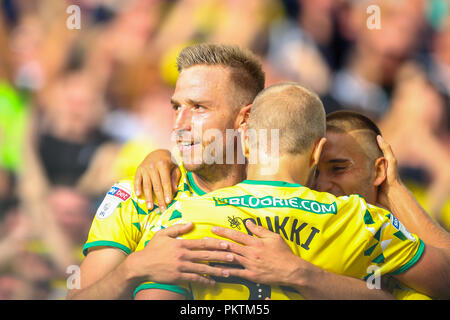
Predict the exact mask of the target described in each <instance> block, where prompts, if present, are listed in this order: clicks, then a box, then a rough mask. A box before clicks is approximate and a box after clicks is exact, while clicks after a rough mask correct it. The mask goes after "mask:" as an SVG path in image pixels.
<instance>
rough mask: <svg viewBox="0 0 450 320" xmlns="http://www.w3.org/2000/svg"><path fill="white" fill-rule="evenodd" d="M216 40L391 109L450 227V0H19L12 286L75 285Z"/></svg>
mask: <svg viewBox="0 0 450 320" xmlns="http://www.w3.org/2000/svg"><path fill="white" fill-rule="evenodd" d="M71 5H77V6H78V7H79V8H80V9H81V10H80V18H81V23H80V28H79V29H76V28H75V29H72V28H70V27H69V26H70V24H68V23H67V21H68V19H71V18H73V17H72V14H73V13H72V11H70V10H67V9H68V8H69V7H70V6H71ZM370 5H377V6H378V8H379V9H380V15H379V18H380V25H379V27H380V28H379V29H378V28H375V29H374V28H370V27H369V26H368V19H369V18H371V13H368V11H367V8H368V7H369V6H370ZM206 41H208V42H219V43H228V44H236V45H239V46H241V47H244V48H249V49H251V50H252V51H253V52H254V53H256V54H257V55H258V57H259V58H260V60H261V62H262V64H263V66H264V70H265V72H266V86H268V85H271V84H274V83H277V82H280V81H296V82H299V83H301V84H302V85H304V86H306V87H308V88H311V89H312V90H314V91H315V92H317V93H318V94H319V95H320V97H321V98H322V100H323V102H324V106H325V109H326V111H327V112H332V111H336V110H340V109H352V110H357V111H359V112H361V113H364V114H366V115H367V116H369V117H370V118H372V119H373V120H374V121H376V123H377V124H378V125H379V126H380V128H381V131H382V132H383V136H384V137H385V138H386V140H387V141H389V143H390V144H391V145H392V148H393V150H394V152H395V155H396V157H397V160H398V162H399V165H400V169H401V171H400V173H401V176H402V179H403V180H404V181H405V184H406V185H407V186H408V187H409V189H410V190H411V191H412V193H413V194H414V195H415V197H416V198H417V199H418V200H419V202H420V203H421V204H422V205H423V206H424V208H426V209H427V211H428V212H429V214H430V215H431V216H432V218H433V219H435V220H436V221H438V222H439V223H440V224H441V225H442V226H443V227H444V228H446V229H447V230H450V166H449V163H450V134H449V133H450V130H449V129H450V2H449V1H446V0H430V1H427V0H378V1H377V0H367V1H366V0H361V1H354V0H339V1H336V0H317V1H310V0H247V1H238V0H151V1H149V0H132V1H118V0H77V1H75V0H73V1H68V0H66V1H52V0H41V1H27V0H14V1H13V0H3V1H2V2H1V7H0V47H1V50H0V230H1V232H0V299H62V298H64V297H65V295H66V291H67V282H66V280H67V278H68V277H69V276H70V272H69V273H68V267H69V266H77V265H79V264H80V262H81V260H82V252H81V247H82V246H83V244H84V242H85V241H86V237H87V233H88V231H89V227H90V224H91V221H92V218H93V216H94V214H95V211H96V208H97V207H98V205H99V203H100V201H101V200H102V199H103V197H104V195H105V193H106V192H107V191H108V190H109V188H110V187H111V185H113V184H114V182H115V181H117V180H118V179H120V178H122V177H125V176H130V175H131V176H132V175H134V172H135V170H136V168H137V166H138V165H139V164H140V162H141V161H142V160H143V159H144V157H145V156H146V155H147V154H148V153H149V152H150V151H152V150H154V149H157V148H165V149H171V145H172V142H173V141H171V136H170V134H168V133H170V131H171V128H172V121H173V110H172V108H171V106H170V102H169V101H170V97H171V94H172V91H173V87H174V84H175V81H176V78H177V70H176V66H175V57H176V55H177V54H178V53H179V51H180V50H181V48H183V47H185V46H186V45H189V44H193V43H201V42H206Z"/></svg>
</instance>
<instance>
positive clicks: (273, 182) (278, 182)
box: [241, 180, 303, 188]
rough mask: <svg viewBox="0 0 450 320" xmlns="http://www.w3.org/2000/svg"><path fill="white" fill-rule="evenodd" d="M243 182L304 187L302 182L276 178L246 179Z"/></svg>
mask: <svg viewBox="0 0 450 320" xmlns="http://www.w3.org/2000/svg"><path fill="white" fill-rule="evenodd" d="M241 183H246V184H258V185H264V186H275V187H295V188H298V187H303V186H302V185H301V184H298V183H289V182H285V181H275V180H244V181H242V182H241Z"/></svg>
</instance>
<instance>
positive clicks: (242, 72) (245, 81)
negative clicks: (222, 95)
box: [177, 43, 266, 106]
mask: <svg viewBox="0 0 450 320" xmlns="http://www.w3.org/2000/svg"><path fill="white" fill-rule="evenodd" d="M196 65H208V66H215V65H216V66H223V67H226V68H229V69H230V80H231V82H232V83H233V84H234V87H235V90H236V92H235V93H234V94H233V95H232V98H233V103H234V104H235V105H236V106H245V105H249V104H251V103H252V101H253V99H255V97H256V95H257V94H258V93H259V92H260V91H261V90H263V89H264V86H265V81H266V76H265V73H264V71H263V69H262V65H261V63H260V62H259V60H258V58H257V57H256V56H255V55H254V54H253V53H252V52H251V51H250V50H247V49H244V48H240V47H238V46H234V45H226V44H214V43H201V44H196V45H192V46H188V47H186V48H184V49H183V50H182V51H181V52H180V54H179V55H178V57H177V68H178V71H179V72H182V71H183V70H184V69H187V68H189V67H192V66H196Z"/></svg>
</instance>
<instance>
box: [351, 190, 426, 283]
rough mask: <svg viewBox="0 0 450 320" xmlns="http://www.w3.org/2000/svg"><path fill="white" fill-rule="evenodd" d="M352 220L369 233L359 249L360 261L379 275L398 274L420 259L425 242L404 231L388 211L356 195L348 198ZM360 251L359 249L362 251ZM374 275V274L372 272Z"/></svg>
mask: <svg viewBox="0 0 450 320" xmlns="http://www.w3.org/2000/svg"><path fill="white" fill-rule="evenodd" d="M350 202H351V203H352V206H353V210H352V212H353V213H352V214H353V215H355V217H356V219H358V220H357V221H354V223H355V224H356V225H358V228H360V229H361V231H363V230H366V231H368V233H367V234H368V241H366V245H365V247H364V248H361V247H360V248H359V254H360V255H361V258H365V259H369V260H368V262H369V265H370V266H376V267H377V268H373V270H377V272H379V274H380V275H385V274H400V273H402V272H405V271H406V270H408V269H409V268H411V267H412V266H413V265H414V264H415V263H416V262H417V261H418V260H419V258H420V257H421V255H422V253H423V251H424V243H423V241H422V240H421V239H419V237H417V236H416V235H414V234H411V233H409V232H408V230H406V228H405V227H404V226H403V225H402V223H401V222H400V221H399V220H398V219H397V218H396V217H395V216H394V215H393V214H392V213H390V212H389V211H387V210H385V209H382V208H379V207H376V206H373V205H370V204H367V203H366V201H365V200H364V199H363V198H362V197H360V196H357V195H353V196H351V200H350ZM361 249H362V250H361ZM372 272H374V271H372Z"/></svg>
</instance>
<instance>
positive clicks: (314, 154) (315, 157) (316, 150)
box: [310, 138, 327, 167]
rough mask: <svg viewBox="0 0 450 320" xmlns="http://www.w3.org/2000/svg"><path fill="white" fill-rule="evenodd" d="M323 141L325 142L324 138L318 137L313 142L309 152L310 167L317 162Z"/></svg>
mask: <svg viewBox="0 0 450 320" xmlns="http://www.w3.org/2000/svg"><path fill="white" fill-rule="evenodd" d="M325 142H327V139H326V138H320V139H319V140H317V141H316V143H315V144H314V148H313V150H312V154H311V161H310V166H311V167H312V166H315V165H318V164H319V160H320V155H321V154H322V149H323V146H324V145H325Z"/></svg>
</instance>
